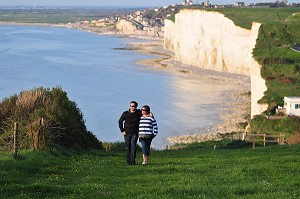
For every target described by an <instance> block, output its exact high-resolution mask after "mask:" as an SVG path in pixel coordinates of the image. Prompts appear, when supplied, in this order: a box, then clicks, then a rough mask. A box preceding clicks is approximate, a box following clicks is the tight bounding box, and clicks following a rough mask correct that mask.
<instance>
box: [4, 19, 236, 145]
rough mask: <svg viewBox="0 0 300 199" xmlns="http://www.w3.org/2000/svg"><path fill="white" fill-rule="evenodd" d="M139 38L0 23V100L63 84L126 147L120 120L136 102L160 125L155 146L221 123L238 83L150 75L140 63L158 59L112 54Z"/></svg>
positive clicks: (95, 125)
mask: <svg viewBox="0 0 300 199" xmlns="http://www.w3.org/2000/svg"><path fill="white" fill-rule="evenodd" d="M134 41H136V39H130V38H120V37H115V36H105V35H99V34H96V33H91V32H84V31H80V30H75V29H69V28H59V27H50V26H49V27H38V26H21V25H0V101H2V100H3V99H4V98H7V97H10V96H11V95H14V94H19V93H20V92H21V91H23V90H29V89H33V88H37V87H41V86H42V87H46V88H52V87H57V86H60V87H62V89H63V90H64V91H66V92H67V93H68V96H69V98H70V100H72V101H74V102H76V104H77V105H78V108H79V109H80V110H81V111H82V113H83V115H84V119H85V121H86V126H87V128H88V130H90V131H91V132H93V134H95V135H96V137H97V138H98V139H99V140H100V141H102V142H122V141H123V140H124V138H123V136H122V134H121V132H120V130H119V127H118V120H119V118H120V116H121V114H122V112H123V111H126V110H128V109H129V104H130V101H132V100H135V101H137V102H138V103H139V108H141V107H142V106H143V105H149V106H150V108H151V112H153V114H154V116H155V118H156V120H157V123H158V129H159V133H158V135H157V137H156V138H155V139H154V140H153V143H152V146H153V147H154V148H156V149H164V148H165V147H166V145H170V144H172V143H169V142H168V141H167V138H168V137H173V136H181V135H194V134H201V133H205V132H207V129H209V128H211V127H212V126H213V125H216V124H217V123H219V122H220V114H221V113H222V112H221V111H220V108H221V107H222V106H223V105H222V104H223V102H227V101H229V100H230V99H228V98H227V97H226V95H225V94H226V93H228V92H232V91H233V90H234V88H235V85H234V84H233V83H230V82H219V81H217V80H210V79H207V78H199V79H192V78H187V77H186V76H183V75H179V74H176V73H170V72H166V71H160V70H148V69H147V68H149V67H145V66H141V65H138V64H137V61H138V60H140V59H145V58H152V57H153V56H150V55H144V54H139V53H138V52H134V51H126V50H115V49H118V48H124V45H126V44H127V43H129V42H134ZM139 42H141V40H139Z"/></svg>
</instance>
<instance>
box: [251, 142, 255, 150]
mask: <svg viewBox="0 0 300 199" xmlns="http://www.w3.org/2000/svg"><path fill="white" fill-rule="evenodd" d="M252 149H255V141H254V142H253V146H252Z"/></svg>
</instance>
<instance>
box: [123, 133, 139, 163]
mask: <svg viewBox="0 0 300 199" xmlns="http://www.w3.org/2000/svg"><path fill="white" fill-rule="evenodd" d="M124 139H125V144H126V158H127V163H128V164H135V157H136V143H137V139H138V134H137V133H135V134H126V135H125V136H124Z"/></svg>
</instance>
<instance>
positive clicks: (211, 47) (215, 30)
mask: <svg viewBox="0 0 300 199" xmlns="http://www.w3.org/2000/svg"><path fill="white" fill-rule="evenodd" d="M259 27H260V24H258V23H253V24H252V29H251V30H247V29H243V28H241V27H238V26H236V25H235V24H234V23H233V21H231V20H230V19H228V18H226V17H225V16H224V15H223V14H221V13H218V12H208V11H203V10H182V11H180V12H179V13H178V14H176V17H175V23H174V22H172V21H170V20H165V33H164V48H165V49H168V50H171V51H173V52H174V54H175V59H176V60H178V61H180V62H182V63H185V64H189V65H193V66H197V67H201V68H206V69H211V70H216V71H222V72H230V73H238V74H243V75H250V76H251V117H253V116H254V115H258V114H260V113H261V112H263V111H265V110H266V108H267V105H266V104H258V103H257V101H258V100H259V99H261V98H262V97H263V95H264V92H265V91H266V90H267V87H266V85H265V80H264V79H263V78H262V77H261V74H260V71H261V66H260V65H259V63H258V62H257V61H256V60H255V59H254V58H253V57H252V50H253V48H254V47H255V44H256V39H257V36H258V31H259Z"/></svg>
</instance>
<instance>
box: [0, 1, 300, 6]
mask: <svg viewBox="0 0 300 199" xmlns="http://www.w3.org/2000/svg"><path fill="white" fill-rule="evenodd" d="M204 1H206V0H194V2H195V3H197V2H198V3H202V2H204ZM237 1H242V2H245V3H259V2H275V1H276V0H210V3H211V4H233V3H234V2H237ZM181 2H182V0H0V6H145V7H158V6H167V5H171V4H180V3H181ZM288 2H289V3H300V0H289V1H288Z"/></svg>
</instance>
